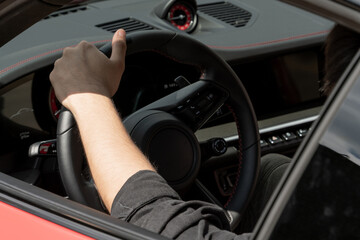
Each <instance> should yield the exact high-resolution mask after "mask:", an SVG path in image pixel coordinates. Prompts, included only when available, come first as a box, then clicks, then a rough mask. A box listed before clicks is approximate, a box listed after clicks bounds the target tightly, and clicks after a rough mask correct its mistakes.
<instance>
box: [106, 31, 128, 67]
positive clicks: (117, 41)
mask: <svg viewBox="0 0 360 240" xmlns="http://www.w3.org/2000/svg"><path fill="white" fill-rule="evenodd" d="M125 54H126V33H125V31H124V30H123V29H119V30H117V31H116V32H115V34H114V36H113V38H112V52H111V57H110V60H112V61H115V62H123V61H124V59H125Z"/></svg>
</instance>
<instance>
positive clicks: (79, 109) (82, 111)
mask: <svg viewBox="0 0 360 240" xmlns="http://www.w3.org/2000/svg"><path fill="white" fill-rule="evenodd" d="M109 104H111V105H113V103H112V100H111V98H109V97H107V96H104V95H100V94H96V93H77V94H72V95H70V96H68V97H67V98H66V99H65V100H64V101H63V105H64V106H65V107H66V108H67V109H69V110H70V111H71V112H72V113H73V115H74V117H75V118H76V117H77V116H82V115H87V114H88V113H89V112H97V111H98V109H101V108H103V107H104V105H109Z"/></svg>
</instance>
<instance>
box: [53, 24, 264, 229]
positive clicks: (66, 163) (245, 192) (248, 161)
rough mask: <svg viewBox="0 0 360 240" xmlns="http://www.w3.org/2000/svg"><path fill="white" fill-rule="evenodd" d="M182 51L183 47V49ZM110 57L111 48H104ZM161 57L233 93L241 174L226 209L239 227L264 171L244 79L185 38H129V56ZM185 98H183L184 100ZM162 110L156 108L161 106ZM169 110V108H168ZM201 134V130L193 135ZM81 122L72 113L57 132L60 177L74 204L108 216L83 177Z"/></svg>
mask: <svg viewBox="0 0 360 240" xmlns="http://www.w3.org/2000/svg"><path fill="white" fill-rule="evenodd" d="M179 46H181V47H179ZM100 50H102V51H103V52H104V53H105V54H106V55H107V56H109V55H110V54H111V45H110V44H107V45H105V46H104V47H103V48H101V49H100ZM142 51H155V52H157V53H159V54H162V55H164V56H166V57H169V58H171V59H174V60H175V61H178V62H181V63H187V64H192V65H194V63H196V65H197V66H198V67H199V68H200V69H201V70H202V77H201V79H206V83H207V84H208V83H210V84H212V85H216V86H217V88H219V89H220V88H221V89H225V90H226V91H227V92H228V97H227V99H226V102H227V104H228V105H229V106H231V107H229V108H230V110H231V111H232V113H233V115H234V119H235V122H236V125H237V130H238V135H239V152H240V154H239V156H240V159H239V171H238V177H237V181H236V186H235V187H234V191H233V194H232V195H231V196H230V198H229V200H228V202H227V203H226V205H225V208H226V209H227V210H228V211H229V212H232V213H233V214H232V216H233V218H234V219H233V222H235V223H234V224H235V225H237V223H238V222H239V221H240V219H241V214H242V213H243V212H244V210H245V208H246V206H247V204H248V202H249V199H250V198H251V196H252V192H253V190H254V187H255V184H256V180H257V175H258V171H259V161H260V148H259V133H258V127H257V120H256V116H255V113H254V110H253V107H252V104H251V102H250V99H249V97H248V95H247V92H246V90H245V88H244V87H243V85H242V83H241V81H240V79H239V78H238V77H237V75H236V74H235V73H234V71H233V70H232V69H231V67H230V66H229V65H228V64H227V63H226V62H225V61H224V60H223V59H222V58H220V57H219V56H218V55H217V54H215V53H214V52H213V51H212V50H211V49H209V48H208V47H207V46H205V45H203V44H202V43H200V42H198V41H196V40H194V39H192V38H190V37H188V36H185V35H182V34H177V33H174V32H165V31H144V32H136V33H132V34H128V36H127V55H131V54H134V53H137V52H142ZM180 95H181V94H180ZM155 105H156V104H155ZM165 105H166V104H165ZM170 108H171V107H169V106H168V105H166V106H163V105H162V104H161V103H160V107H159V104H157V106H156V107H155V108H154V107H151V104H150V107H148V106H147V107H145V108H144V109H142V110H146V111H148V110H151V111H152V110H153V109H155V110H159V109H160V110H161V111H164V112H167V111H169V109H170ZM193 130H196V129H193ZM77 131H78V130H77V127H76V122H75V120H74V118H73V116H72V114H71V113H70V112H69V111H68V110H66V109H65V110H63V111H62V112H61V114H60V117H59V121H58V128H57V148H58V149H57V151H58V161H59V169H60V174H61V177H62V180H63V183H64V187H65V190H66V192H67V193H68V195H69V198H70V199H73V200H75V201H78V202H80V203H83V204H86V205H88V206H90V207H93V208H96V209H99V210H104V208H103V205H102V204H101V200H100V197H99V196H98V194H97V191H96V188H95V185H94V184H93V182H92V180H89V179H88V178H86V177H84V176H83V175H82V174H81V169H82V164H83V163H82V160H81V159H82V158H83V152H82V147H81V142H80V138H79V136H78V133H77Z"/></svg>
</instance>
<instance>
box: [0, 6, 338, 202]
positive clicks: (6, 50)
mask: <svg viewBox="0 0 360 240" xmlns="http://www.w3.org/2000/svg"><path fill="white" fill-rule="evenodd" d="M332 27H333V23H332V22H331V21H329V20H327V19H324V18H321V17H319V16H316V15H313V14H311V13H308V12H305V11H303V10H300V9H297V8H295V7H292V6H290V5H287V4H285V3H282V2H278V1H275V0H227V1H219V0H198V1H195V0H170V1H161V0H123V1H117V0H107V1H106V0H104V1H89V2H88V3H87V4H79V5H71V6H68V7H66V8H63V9H60V10H59V11H57V12H54V13H52V14H50V15H49V16H48V17H46V18H44V19H43V20H41V21H40V22H38V23H37V24H35V25H34V26H32V27H31V28H29V29H28V30H26V31H24V32H23V33H22V34H20V35H19V36H17V37H16V38H14V39H13V40H12V41H10V42H9V43H7V44H5V45H4V46H3V47H1V48H0V56H1V58H0V95H1V96H0V103H1V104H0V106H1V125H0V127H1V130H2V132H4V134H2V136H1V143H2V144H3V146H5V147H4V148H1V152H0V154H1V155H0V156H1V157H0V159H1V161H2V163H1V164H0V167H1V171H3V172H8V173H19V172H22V171H23V170H27V169H29V168H31V167H32V166H33V165H34V164H36V162H34V161H35V160H34V159H30V160H29V159H28V156H27V151H28V148H29V146H30V145H31V144H32V143H34V142H37V141H41V140H46V139H54V138H56V124H57V114H58V110H59V109H60V107H61V106H60V104H59V103H58V102H57V100H56V97H55V95H54V93H53V91H52V88H51V86H50V83H49V77H48V76H49V73H50V72H51V70H52V68H53V63H54V61H55V60H56V59H57V58H59V57H60V56H61V52H62V50H63V48H64V47H67V46H72V45H75V44H77V43H78V42H79V41H81V40H84V39H85V40H87V41H89V42H92V43H94V44H95V45H97V46H99V47H100V46H102V45H103V44H104V43H106V42H108V41H109V40H110V39H111V36H112V33H113V32H114V31H115V30H116V29H118V28H124V29H125V30H126V31H127V33H128V34H129V35H131V34H132V33H133V32H136V31H154V30H164V31H175V32H177V33H178V34H186V35H188V36H190V37H192V38H194V39H195V40H197V41H200V42H202V43H204V44H205V45H207V46H208V47H210V48H211V49H212V50H214V51H215V52H216V53H217V54H218V55H219V56H220V57H222V58H223V59H225V60H226V61H227V62H228V63H229V64H230V66H231V68H232V70H233V71H234V72H235V73H236V74H237V75H238V76H239V78H240V80H241V81H242V83H243V84H244V86H245V88H246V90H247V92H248V94H249V97H250V99H251V101H252V103H253V106H254V109H255V112H256V116H257V118H258V120H259V127H260V129H259V130H260V135H261V147H262V154H266V153H270V152H276V153H283V154H286V155H288V156H292V154H293V153H294V151H295V150H296V148H297V146H298V145H299V144H300V142H301V140H302V139H303V137H304V136H305V135H306V132H307V131H308V129H309V127H310V125H311V123H312V122H313V121H314V120H315V119H316V116H317V114H318V112H319V111H320V109H321V106H322V104H323V102H324V100H325V99H324V97H322V96H321V95H320V93H319V91H318V89H319V86H320V85H319V84H320V81H321V79H322V76H323V64H324V56H323V46H324V41H325V39H326V36H327V34H328V32H329V31H330V30H331V28H332ZM200 77H201V71H200V70H199V69H198V68H197V67H196V66H194V65H191V64H190V65H189V64H184V63H179V62H176V61H174V60H173V59H169V58H167V57H165V56H163V55H160V54H158V53H156V52H153V51H145V52H140V53H135V54H132V55H129V56H127V59H126V70H125V73H124V75H123V79H122V81H121V84H120V88H119V91H118V93H117V94H116V95H115V96H114V102H115V104H116V105H117V108H118V110H119V112H120V114H121V115H122V116H123V117H126V116H128V115H129V114H131V113H132V112H134V111H136V110H137V109H139V108H141V107H143V106H145V105H147V104H149V103H151V102H153V101H155V100H157V99H159V98H161V97H164V96H166V95H168V94H169V93H172V92H174V91H176V90H178V89H180V88H182V87H184V86H186V85H187V84H189V83H193V82H195V81H197V80H198V79H199V78H200ZM196 136H197V137H198V139H199V141H200V142H204V141H207V140H208V139H210V138H212V137H220V138H224V139H225V140H226V141H227V143H228V145H229V147H233V146H234V148H235V142H236V141H237V135H236V127H235V124H234V122H233V119H232V116H231V114H230V113H229V111H228V110H227V109H226V108H220V109H219V110H218V111H217V112H216V113H215V115H214V116H213V117H212V118H211V119H210V120H209V121H208V123H207V124H206V125H204V126H203V128H202V129H200V130H199V131H198V132H197V133H196ZM14 146H17V148H15V147H14ZM232 154H233V153H232ZM54 159H55V158H54ZM54 159H52V160H49V161H48V162H47V164H46V170H45V172H47V173H50V175H51V173H52V172H54V171H55V172H56V171H57V169H56V164H55V163H56V159H55V160H54ZM232 159H233V158H232ZM226 161H227V160H224V159H223V158H220V160H219V158H217V162H216V164H214V163H213V162H212V163H211V164H209V166H208V168H206V167H205V168H204V169H207V170H206V171H208V172H212V173H213V172H216V174H217V176H218V177H217V179H219V178H221V177H219V176H225V178H226V179H230V178H231V176H232V171H231V170H229V169H227V168H226V169H225V170H224V171H225V172H224V171H222V170H221V169H223V168H222V167H223V165H224V164H228V165H230V166H231V164H232V161H230V163H227V162H226ZM20 175H21V174H20ZM205 175H211V174H205ZM21 176H22V177H24V176H23V175H21ZM52 180H53V181H58V180H59V179H53V178H52ZM214 181H215V180H214ZM210 182H211V181H210ZM54 185H59V184H48V186H46V187H44V186H43V187H44V188H50V186H54ZM214 185H215V186H218V184H214ZM230 185H231V184H230ZM219 188H220V194H222V195H225V196H226V195H227V194H228V192H229V186H227V187H226V189H221V187H219ZM55 191H57V192H61V191H63V190H61V189H57V190H55Z"/></svg>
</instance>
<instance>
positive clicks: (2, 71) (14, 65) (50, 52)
mask: <svg viewBox="0 0 360 240" xmlns="http://www.w3.org/2000/svg"><path fill="white" fill-rule="evenodd" d="M110 41H111V39H106V40H99V41H93V42H90V43H92V44H95V43H102V42H110ZM75 46H76V45H71V46H69V47H75ZM64 48H65V47H63V48H58V49H55V50H51V51H49V52H45V53H41V54H39V55H36V56H34V57H31V58H28V59H25V60H22V61H20V62H18V63H15V64H13V65H11V66H9V67H7V68H4V69H3V70H1V71H0V75H1V74H3V73H5V72H7V71H9V70H11V69H13V68H16V67H18V66H20V65H22V64H24V63H27V62H30V61H32V60H35V59H38V58H41V57H44V56H46V55H49V54H53V53H56V52H60V51H63V50H64Z"/></svg>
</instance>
